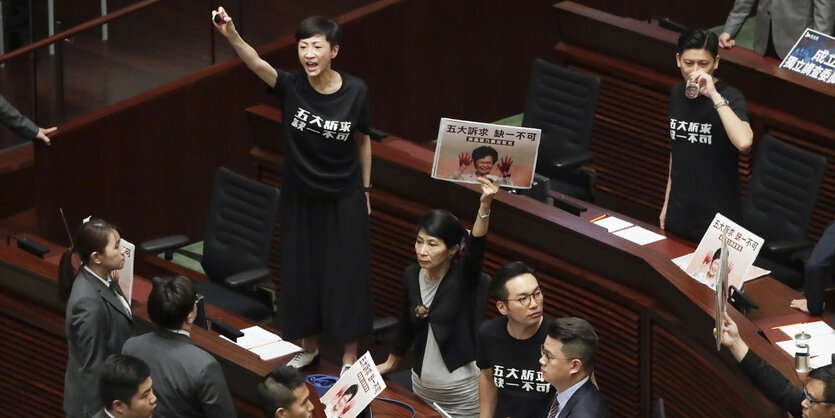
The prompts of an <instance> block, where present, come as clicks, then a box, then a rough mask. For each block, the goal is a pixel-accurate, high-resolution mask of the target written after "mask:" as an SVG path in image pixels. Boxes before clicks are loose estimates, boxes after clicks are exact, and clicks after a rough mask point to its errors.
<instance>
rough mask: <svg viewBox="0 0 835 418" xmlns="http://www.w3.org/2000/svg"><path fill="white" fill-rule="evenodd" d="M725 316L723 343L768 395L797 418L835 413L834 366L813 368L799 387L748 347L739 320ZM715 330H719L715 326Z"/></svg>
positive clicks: (752, 379)
mask: <svg viewBox="0 0 835 418" xmlns="http://www.w3.org/2000/svg"><path fill="white" fill-rule="evenodd" d="M723 315H724V326H723V329H722V339H721V340H720V342H721V343H722V345H724V346H725V347H728V351H730V352H731V355H733V356H734V359H736V361H737V362H739V368H740V369H741V370H742V372H743V373H745V374H746V375H747V376H748V378H749V379H751V381H752V382H754V385H755V386H757V389H759V390H760V392H762V393H763V394H764V395H765V397H766V398H768V399H770V400H771V401H772V402H774V403H776V404H777V405H780V407H781V408H783V410H785V411H786V412H788V413H790V414H791V415H792V416H794V417H801V416H802V417H806V418H822V417H832V416H833V415H835V365H829V366H823V367H819V368H817V369H814V370H812V371H811V372H809V379H808V380H806V385H805V386H804V388H803V389H802V390H801V389H800V388H796V387H794V386H793V385H792V384H791V382H789V380H788V379H786V377H785V376H783V375H782V374H780V372H778V371H777V369H775V368H774V367H772V366H771V365H770V364H768V363H766V362H765V361H764V360H763V359H761V358H760V356H758V355H757V354H755V353H754V352H753V351H751V350H749V349H748V345H747V344H745V341H742V338H740V337H739V328H737V326H736V322H734V321H733V320H732V319H731V317H730V315H728V313H727V312H726V313H724V314H723ZM713 332H714V333H716V329H715V328H714V330H713Z"/></svg>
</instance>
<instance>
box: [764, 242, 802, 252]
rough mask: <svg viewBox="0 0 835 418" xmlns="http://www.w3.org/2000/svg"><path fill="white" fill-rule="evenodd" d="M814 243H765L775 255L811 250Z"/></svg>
mask: <svg viewBox="0 0 835 418" xmlns="http://www.w3.org/2000/svg"><path fill="white" fill-rule="evenodd" d="M811 247H812V243H811V242H809V241H806V240H802V241H772V242H767V241H766V243H765V248H766V249H768V251H770V252H772V253H774V254H793V253H796V252H798V251H800V250H804V249H807V248H811Z"/></svg>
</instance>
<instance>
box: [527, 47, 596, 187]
mask: <svg viewBox="0 0 835 418" xmlns="http://www.w3.org/2000/svg"><path fill="white" fill-rule="evenodd" d="M599 89H600V79H599V78H597V77H595V76H592V75H588V74H582V73H578V72H576V71H571V70H569V69H566V68H563V67H560V66H557V65H554V64H551V63H549V62H547V61H544V60H541V59H537V60H536V61H534V63H533V72H532V73H531V82H530V85H529V87H528V98H527V100H526V102H525V116H524V117H523V118H522V126H525V127H529V128H539V129H542V137H541V140H540V144H539V154H538V156H537V171H540V170H541V169H543V168H544V167H542V168H541V167H540V166H543V164H545V165H550V163H551V162H552V161H555V160H559V159H561V158H567V157H569V156H576V155H582V154H586V153H587V152H588V149H589V142H590V136H591V128H592V122H593V121H594V112H595V109H596V107H597V93H598V90H599ZM544 174H545V175H548V174H547V172H545V173H544Z"/></svg>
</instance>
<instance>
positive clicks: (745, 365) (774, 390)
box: [739, 350, 806, 417]
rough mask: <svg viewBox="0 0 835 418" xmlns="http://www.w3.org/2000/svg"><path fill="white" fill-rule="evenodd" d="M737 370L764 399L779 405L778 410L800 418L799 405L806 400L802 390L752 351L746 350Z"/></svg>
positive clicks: (800, 409) (800, 407) (801, 412)
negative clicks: (751, 383) (745, 376)
mask: <svg viewBox="0 0 835 418" xmlns="http://www.w3.org/2000/svg"><path fill="white" fill-rule="evenodd" d="M739 368H740V369H742V372H743V373H745V375H747V376H748V378H749V379H751V382H753V383H754V386H756V387H757V389H759V390H760V392H762V393H763V394H764V395H765V397H766V398H768V399H770V400H771V401H772V402H774V403H776V404H777V405H780V408H783V410H785V411H786V412H788V413H790V414H792V416H795V417H800V416H802V414H803V406H802V405H801V403H802V402H803V400H804V399H806V396H805V395H803V390H801V389H798V388H796V387H794V385H792V384H791V382H789V380H788V379H786V377H785V376H783V375H782V374H781V373H780V372H778V371H777V369H775V368H774V367H772V366H771V365H770V364H768V363H766V362H765V360H763V359H761V358H760V356H758V355H757V354H755V353H754V351H753V350H748V354H746V355H745V357H744V358H743V359H742V361H741V362H739Z"/></svg>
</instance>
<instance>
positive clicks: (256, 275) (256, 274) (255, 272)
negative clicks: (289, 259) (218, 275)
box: [223, 267, 272, 287]
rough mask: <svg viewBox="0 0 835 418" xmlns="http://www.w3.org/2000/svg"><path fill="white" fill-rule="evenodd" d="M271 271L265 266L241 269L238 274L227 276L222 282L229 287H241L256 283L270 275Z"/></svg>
mask: <svg viewBox="0 0 835 418" xmlns="http://www.w3.org/2000/svg"><path fill="white" fill-rule="evenodd" d="M271 274H272V272H271V271H270V269H268V268H266V267H260V268H257V269H252V270H246V271H242V272H240V273H238V274H235V275H232V276H229V277H227V278H226V279H224V280H223V283H224V284H226V285H227V286H229V287H242V286H246V285H249V284H254V283H257V282H259V281H261V280H264V279H267V278H269V277H270V275H271Z"/></svg>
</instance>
